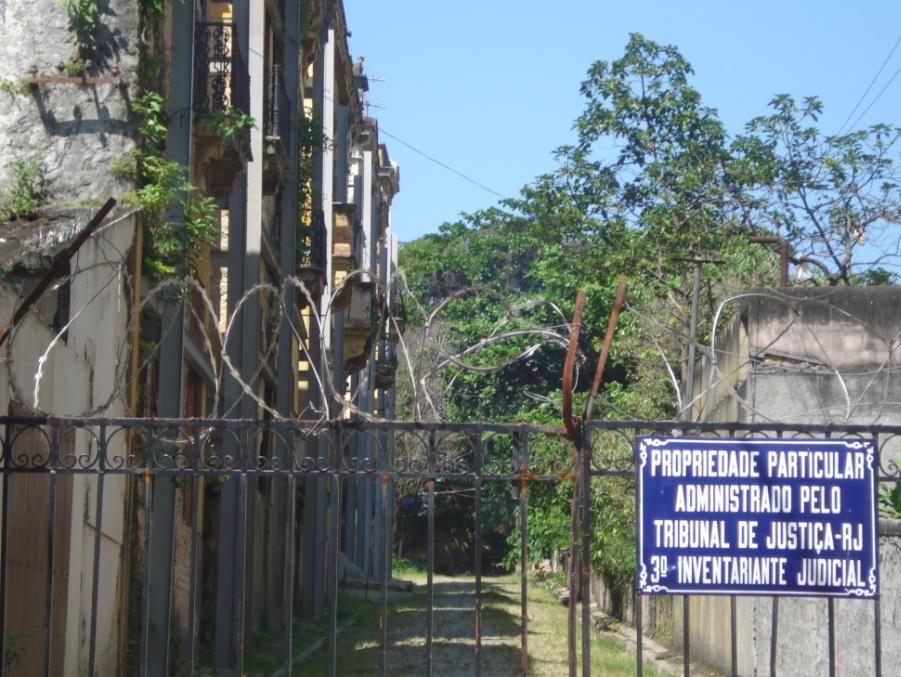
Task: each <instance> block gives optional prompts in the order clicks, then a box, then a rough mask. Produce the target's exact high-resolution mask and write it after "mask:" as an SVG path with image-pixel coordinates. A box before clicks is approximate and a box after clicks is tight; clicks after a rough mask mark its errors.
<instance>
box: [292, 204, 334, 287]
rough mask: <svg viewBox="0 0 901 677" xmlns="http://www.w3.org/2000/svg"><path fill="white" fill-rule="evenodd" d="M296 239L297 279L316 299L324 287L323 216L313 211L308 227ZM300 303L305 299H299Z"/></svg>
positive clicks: (324, 238) (324, 239) (324, 247)
mask: <svg viewBox="0 0 901 677" xmlns="http://www.w3.org/2000/svg"><path fill="white" fill-rule="evenodd" d="M304 230H305V232H304V231H302V232H301V233H300V234H299V237H298V239H297V240H298V265H297V277H298V278H299V279H300V281H301V282H303V284H304V286H305V287H306V288H307V289H308V290H309V292H310V295H311V296H312V297H313V298H316V297H318V296H320V295H321V294H322V290H323V289H324V287H325V259H326V252H327V250H326V232H325V216H324V215H323V213H322V210H321V209H314V210H313V215H312V220H311V223H310V225H309V226H308V227H307V228H305V229H304ZM300 302H301V303H304V302H306V299H303V298H302V299H300Z"/></svg>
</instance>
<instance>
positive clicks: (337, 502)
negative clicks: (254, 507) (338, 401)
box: [328, 424, 344, 677]
mask: <svg viewBox="0 0 901 677" xmlns="http://www.w3.org/2000/svg"><path fill="white" fill-rule="evenodd" d="M341 433H342V430H341V425H340V424H338V426H337V427H336V428H335V444H334V447H333V448H332V458H331V464H330V468H329V508H328V524H329V535H328V601H329V638H328V644H329V674H330V675H331V676H332V677H337V674H338V554H339V552H340V550H341V545H340V541H339V538H340V535H341V476H340V475H339V474H338V471H339V470H340V468H341V449H342V447H343V445H344V440H343V439H342V434H341Z"/></svg>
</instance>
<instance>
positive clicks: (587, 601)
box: [579, 425, 591, 677]
mask: <svg viewBox="0 0 901 677" xmlns="http://www.w3.org/2000/svg"><path fill="white" fill-rule="evenodd" d="M581 447H582V561H581V562H580V564H581V567H579V570H580V571H581V573H582V580H581V582H580V583H579V591H580V592H581V593H582V677H591V542H590V537H589V534H590V531H591V441H590V437H589V433H588V431H587V429H586V428H585V426H584V425H583V426H582V440H581Z"/></svg>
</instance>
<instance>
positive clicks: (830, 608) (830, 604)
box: [825, 432, 835, 677]
mask: <svg viewBox="0 0 901 677" xmlns="http://www.w3.org/2000/svg"><path fill="white" fill-rule="evenodd" d="M825 437H826V438H827V439H828V438H830V437H832V433H831V432H827V433H826V435H825ZM826 609H827V612H828V617H829V677H835V599H834V598H833V597H830V598H829V599H828V600H826Z"/></svg>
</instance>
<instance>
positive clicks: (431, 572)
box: [425, 432, 436, 677]
mask: <svg viewBox="0 0 901 677" xmlns="http://www.w3.org/2000/svg"><path fill="white" fill-rule="evenodd" d="M435 462H436V449H435V433H434V432H430V433H429V447H428V479H427V480H426V487H427V493H426V495H427V496H428V501H429V505H428V508H427V516H428V524H427V529H426V568H427V569H428V572H427V575H426V635H425V661H426V666H425V672H426V675H427V677H431V675H432V638H433V635H434V623H435Z"/></svg>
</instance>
